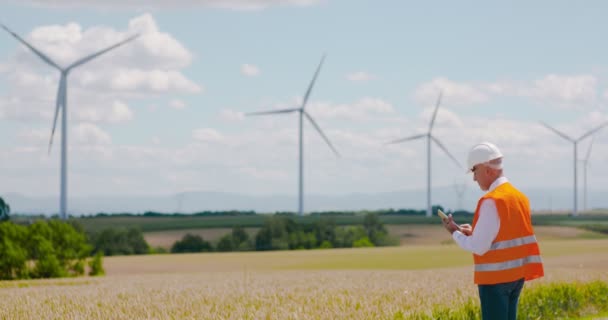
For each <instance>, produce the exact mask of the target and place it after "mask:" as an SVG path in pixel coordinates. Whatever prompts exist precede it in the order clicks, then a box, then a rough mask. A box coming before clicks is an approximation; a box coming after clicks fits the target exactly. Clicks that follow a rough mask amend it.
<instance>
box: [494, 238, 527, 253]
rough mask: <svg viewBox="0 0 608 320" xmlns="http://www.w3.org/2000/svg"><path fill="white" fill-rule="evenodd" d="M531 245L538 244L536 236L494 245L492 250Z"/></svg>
mask: <svg viewBox="0 0 608 320" xmlns="http://www.w3.org/2000/svg"><path fill="white" fill-rule="evenodd" d="M530 243H536V237H535V236H534V235H531V236H527V237H521V238H515V239H512V240H505V241H499V242H495V243H492V246H491V247H490V250H498V249H507V248H513V247H517V246H523V245H524V244H530Z"/></svg>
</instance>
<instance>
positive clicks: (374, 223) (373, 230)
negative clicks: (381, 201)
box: [363, 213, 388, 244]
mask: <svg viewBox="0 0 608 320" xmlns="http://www.w3.org/2000/svg"><path fill="white" fill-rule="evenodd" d="M363 228H365V232H366V233H367V237H368V238H369V241H371V242H372V243H373V244H378V243H379V241H380V240H381V239H382V238H384V237H386V236H387V234H388V232H387V231H386V228H385V227H384V225H383V224H382V222H380V218H378V215H377V214H375V213H368V214H366V215H365V217H364V218H363Z"/></svg>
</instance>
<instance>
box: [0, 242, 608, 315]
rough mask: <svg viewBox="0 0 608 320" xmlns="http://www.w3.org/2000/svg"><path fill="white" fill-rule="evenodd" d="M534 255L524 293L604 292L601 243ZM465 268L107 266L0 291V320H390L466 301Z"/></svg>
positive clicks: (290, 263)
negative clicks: (580, 285)
mask: <svg viewBox="0 0 608 320" xmlns="http://www.w3.org/2000/svg"><path fill="white" fill-rule="evenodd" d="M541 250H542V251H543V256H544V260H545V266H546V270H547V272H546V273H547V276H546V277H545V278H543V279H542V280H539V281H534V282H531V283H529V284H528V285H527V288H532V287H535V286H537V285H539V284H543V283H551V282H556V281H569V282H572V281H582V282H586V281H591V280H598V279H599V280H603V281H605V282H608V240H607V239H590V240H586V239H574V240H546V241H543V242H541ZM470 263H471V257H470V256H469V255H468V254H466V253H464V252H462V251H461V250H460V249H459V248H458V247H457V246H455V245H453V244H443V245H441V244H438V245H417V246H400V247H385V248H365V249H330V250H307V251H305V250H298V251H274V252H241V253H207V254H182V255H144V256H122V257H108V258H106V260H105V267H106V271H107V276H106V277H102V278H90V277H89V278H79V279H64V280H37V281H13V282H1V283H0V287H3V289H2V290H0V295H1V296H0V310H2V312H3V314H2V315H1V316H0V318H5V319H8V318H28V319H33V318H36V319H77V318H112V319H134V318H144V319H393V318H399V317H400V316H403V317H405V316H407V315H408V314H410V313H413V312H425V311H427V310H431V309H432V308H433V306H435V305H443V306H447V307H452V306H453V307H457V306H459V305H462V304H463V303H465V302H466V301H468V300H469V298H472V299H475V298H476V288H475V287H474V285H473V284H472V275H471V272H470ZM526 290H527V289H526ZM473 301H475V300H473Z"/></svg>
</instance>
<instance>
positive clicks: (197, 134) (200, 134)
mask: <svg viewBox="0 0 608 320" xmlns="http://www.w3.org/2000/svg"><path fill="white" fill-rule="evenodd" d="M192 137H193V138H194V139H195V140H196V141H200V142H211V143H213V142H221V141H222V140H224V136H223V135H222V134H221V133H220V132H219V131H217V130H215V129H212V128H202V129H194V130H193V131H192Z"/></svg>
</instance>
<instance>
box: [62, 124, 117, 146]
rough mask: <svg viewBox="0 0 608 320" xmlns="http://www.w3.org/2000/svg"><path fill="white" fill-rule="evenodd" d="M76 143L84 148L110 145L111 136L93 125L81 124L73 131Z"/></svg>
mask: <svg viewBox="0 0 608 320" xmlns="http://www.w3.org/2000/svg"><path fill="white" fill-rule="evenodd" d="M72 133H73V135H72V137H73V139H74V142H75V143H76V144H79V145H84V146H98V145H108V144H110V143H111V142H112V138H110V135H109V134H108V133H107V132H105V131H103V130H102V129H101V128H99V127H98V126H96V125H94V124H92V123H80V124H78V125H76V126H74V128H73V129H72Z"/></svg>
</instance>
